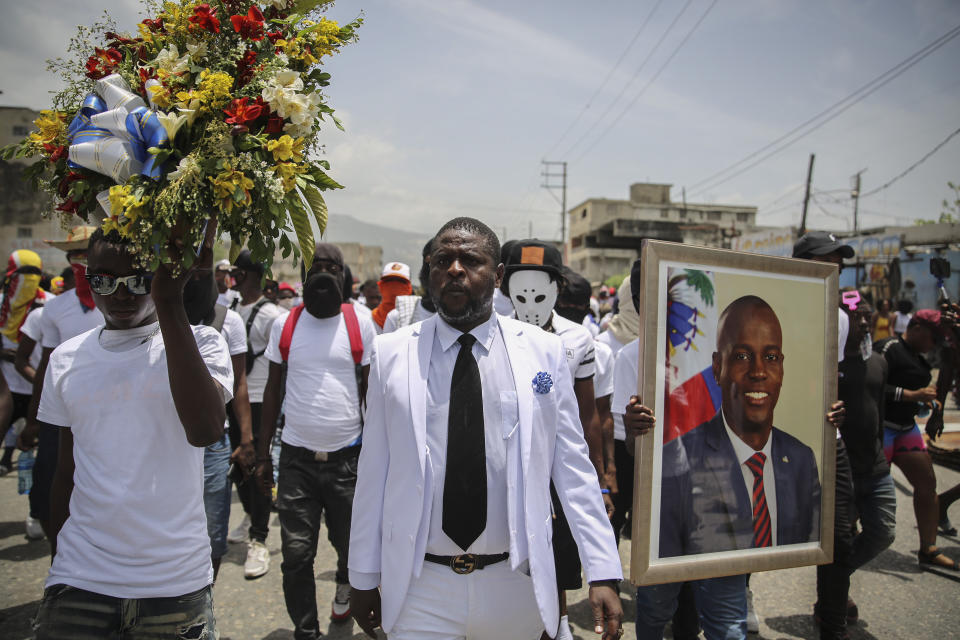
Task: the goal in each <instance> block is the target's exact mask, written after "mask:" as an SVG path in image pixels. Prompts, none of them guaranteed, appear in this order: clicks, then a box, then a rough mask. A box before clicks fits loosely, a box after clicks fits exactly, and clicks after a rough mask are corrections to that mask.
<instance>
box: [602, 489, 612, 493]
mask: <svg viewBox="0 0 960 640" xmlns="http://www.w3.org/2000/svg"><path fill="white" fill-rule="evenodd" d="M600 493H610V489H600Z"/></svg>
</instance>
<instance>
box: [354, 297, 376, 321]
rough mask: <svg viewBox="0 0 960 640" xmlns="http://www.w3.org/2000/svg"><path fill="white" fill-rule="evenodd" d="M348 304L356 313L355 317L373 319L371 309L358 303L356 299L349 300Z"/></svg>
mask: <svg viewBox="0 0 960 640" xmlns="http://www.w3.org/2000/svg"><path fill="white" fill-rule="evenodd" d="M350 304H352V305H353V309H354V311H356V312H357V315H360V314H363V315H365V316H367V317H368V318H373V309H371V308H370V307H368V306H367V305H365V304H363V303H362V302H360V300H358V299H357V298H351V299H350Z"/></svg>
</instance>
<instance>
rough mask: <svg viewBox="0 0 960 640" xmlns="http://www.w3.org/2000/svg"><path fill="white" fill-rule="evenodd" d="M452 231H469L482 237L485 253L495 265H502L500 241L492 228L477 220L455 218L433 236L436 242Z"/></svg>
mask: <svg viewBox="0 0 960 640" xmlns="http://www.w3.org/2000/svg"><path fill="white" fill-rule="evenodd" d="M451 229H456V230H457V231H467V232H469V233H474V234H476V235H478V236H480V238H481V240H482V241H483V242H482V244H483V248H484V251H486V253H487V255H489V256H490V258H491V259H492V260H493V264H500V239H499V238H497V234H495V233H494V232H493V230H492V229H490V227H488V226H487V225H485V224H483V223H482V222H480V221H479V220H477V219H476V218H466V217H460V218H454V219H453V220H451V221H449V222H448V223H446V224H445V225H443V226H442V227H440V231H437V234H436V235H435V236H433V239H434V240H436V239H437V238H439V237H440V236H442V235H443V234H444V233H446V232H447V231H450V230H451Z"/></svg>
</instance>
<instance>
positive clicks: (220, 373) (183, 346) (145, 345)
mask: <svg viewBox="0 0 960 640" xmlns="http://www.w3.org/2000/svg"><path fill="white" fill-rule="evenodd" d="M208 226H209V227H210V229H208V235H207V238H206V239H205V242H204V251H210V250H212V240H213V237H212V233H211V231H213V230H214V229H215V227H214V225H212V224H211V225H208ZM168 249H169V251H170V253H171V254H173V255H174V256H178V250H177V249H176V247H174V246H173V245H172V244H171V245H170V247H169V248H168ZM88 257H89V272H88V274H87V275H88V276H89V284H90V289H91V294H92V296H93V298H94V301H95V304H96V305H97V308H98V309H99V310H100V311H101V312H102V314H103V317H104V319H105V324H104V325H103V326H100V327H96V328H94V329H92V330H90V331H87V332H85V333H82V334H80V335H78V336H76V337H74V338H72V339H69V340H67V341H66V342H64V343H62V344H61V345H60V346H59V347H57V349H56V350H55V351H54V352H53V353H52V354H51V355H50V358H49V365H48V367H47V371H46V373H45V377H44V383H43V387H44V388H43V395H42V399H41V404H40V408H39V411H38V415H37V419H38V420H39V421H40V422H42V423H43V424H44V425H46V426H48V427H50V428H54V429H57V430H58V432H59V433H58V436H59V440H60V456H59V460H58V464H57V471H56V477H55V479H54V488H53V491H52V494H51V503H52V504H51V514H52V515H51V520H52V523H51V524H52V526H51V542H52V548H53V563H52V565H51V566H50V572H49V575H48V577H47V580H46V583H45V590H44V597H43V600H42V602H41V604H40V610H39V612H38V613H37V616H36V618H35V621H34V627H33V628H34V633H35V638H37V640H59V639H67V638H77V637H87V638H94V637H101V638H107V637H123V636H129V635H141V636H144V637H145V636H147V635H150V636H153V637H171V638H172V637H184V636H186V637H197V638H203V637H216V635H217V634H216V620H215V618H214V613H213V592H212V589H211V583H212V581H213V570H212V567H211V564H210V542H209V539H208V537H207V532H206V530H205V526H204V520H205V519H204V513H203V447H205V446H207V445H210V444H212V443H214V442H216V441H217V440H219V439H220V437H221V436H222V434H223V424H224V420H225V411H224V409H223V407H224V402H225V400H226V399H229V398H230V390H231V389H232V388H233V379H232V373H231V370H230V360H229V356H228V355H227V347H226V344H225V343H224V341H223V338H222V337H221V336H220V335H219V334H218V333H217V332H216V331H214V330H213V329H210V328H208V327H195V328H191V327H190V325H189V323H188V321H187V315H186V312H185V311H184V304H183V287H184V284H185V282H186V280H187V279H188V278H189V277H190V272H189V270H187V269H181V273H180V275H178V276H174V275H173V272H172V270H171V268H170V267H168V266H167V265H161V266H160V267H159V268H158V270H157V272H156V273H155V274H151V273H147V272H144V271H140V270H138V269H136V268H135V267H134V263H133V256H132V255H131V253H130V252H129V249H128V245H126V244H125V242H124V241H123V240H122V239H121V238H120V236H119V234H118V233H117V232H116V231H113V232H110V233H109V234H104V233H103V232H102V230H98V231H97V232H95V233H94V234H93V236H92V237H91V238H90V246H89V250H88ZM45 315H46V314H45ZM44 336H46V334H44ZM145 391H147V392H145ZM197 407H204V410H203V411H197ZM134 416H135V417H136V419H132V418H133V417H134ZM158 487H162V491H158V490H157V488H158ZM68 505H69V507H68Z"/></svg>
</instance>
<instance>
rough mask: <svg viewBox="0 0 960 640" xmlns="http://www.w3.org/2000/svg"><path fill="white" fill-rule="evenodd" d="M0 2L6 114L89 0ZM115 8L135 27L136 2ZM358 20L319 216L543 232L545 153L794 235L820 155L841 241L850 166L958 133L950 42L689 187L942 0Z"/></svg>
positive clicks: (922, 212)
mask: <svg viewBox="0 0 960 640" xmlns="http://www.w3.org/2000/svg"><path fill="white" fill-rule="evenodd" d="M5 4H7V7H6V11H5V12H4V19H3V20H2V21H0V56H2V57H0V59H2V60H3V62H2V68H0V89H2V91H3V95H2V96H0V103H2V104H5V105H15V106H28V107H32V108H42V107H44V106H46V105H47V103H48V96H47V92H48V91H51V90H55V89H57V84H56V78H54V77H52V76H51V75H49V74H48V73H47V72H46V71H45V70H44V60H45V59H46V58H50V57H54V56H57V55H61V54H62V53H63V52H64V51H65V42H66V40H67V39H68V38H69V36H70V35H71V34H72V33H73V31H74V27H75V25H76V24H78V23H89V22H91V21H92V20H91V18H92V16H93V14H94V11H95V10H94V7H98V6H99V5H98V4H97V2H96V1H95V0H94V1H90V0H84V1H83V2H76V1H73V0H71V1H65V0H32V1H29V2H16V3H13V2H11V3H5ZM112 5H113V7H112V9H111V13H112V15H113V16H114V18H115V19H116V20H117V22H118V23H119V25H120V26H121V28H123V29H127V30H131V31H132V30H133V28H134V25H135V23H136V22H137V21H138V20H139V19H141V18H140V17H138V13H139V9H140V7H139V4H138V3H137V2H135V1H134V0H114V1H113V2H112ZM361 10H362V11H363V13H364V16H365V20H366V23H365V24H364V26H363V27H362V29H361V30H360V41H359V42H358V43H356V44H354V45H351V46H350V47H348V48H347V49H345V50H344V52H343V53H342V54H341V55H340V56H338V57H337V58H335V59H333V60H330V61H328V62H327V68H328V70H329V71H330V72H331V73H332V74H333V84H332V85H331V86H330V87H329V88H328V95H329V101H330V103H331V105H332V106H333V107H334V108H335V109H337V113H338V115H339V116H340V117H341V118H342V119H343V120H344V123H345V125H346V128H347V131H346V133H341V132H339V131H337V130H336V129H334V128H332V127H331V128H329V130H328V131H327V132H326V133H325V134H324V135H325V141H326V150H327V154H328V159H329V161H330V162H331V164H332V174H333V176H334V177H335V178H336V179H337V180H339V181H340V182H342V183H343V184H345V185H347V189H346V190H344V191H342V192H337V193H335V194H330V195H329V196H328V203H329V205H330V208H331V210H332V211H335V212H337V213H341V214H347V215H351V216H354V217H356V218H359V219H362V220H365V221H369V222H375V223H380V224H386V225H390V226H395V227H404V228H408V229H411V230H416V231H422V232H432V231H433V230H435V229H436V228H437V227H438V226H439V225H440V224H441V223H442V222H444V221H445V220H447V219H449V218H451V217H453V216H456V215H470V216H474V217H477V218H480V219H482V220H484V221H485V222H487V223H488V224H490V225H491V226H492V227H494V228H495V229H496V230H497V231H498V233H502V231H503V230H504V228H506V231H507V234H508V235H509V236H510V237H524V236H526V235H527V233H528V225H530V223H532V227H533V232H534V235H538V236H540V237H547V238H553V237H558V236H559V227H560V215H559V211H560V207H559V204H558V203H557V202H556V201H555V200H554V199H553V198H552V197H551V195H550V194H549V193H547V192H546V191H545V190H544V189H541V188H540V183H541V177H540V172H541V169H542V168H541V165H540V161H541V160H542V159H548V160H566V161H568V162H569V189H568V195H567V203H568V206H570V207H572V206H573V205H575V204H576V203H578V202H580V201H582V200H584V199H585V198H588V197H605V198H618V199H625V198H626V197H627V194H628V188H629V184H630V183H632V182H638V181H650V182H661V183H670V184H673V185H674V191H673V197H674V199H675V200H679V199H680V197H681V195H680V194H681V191H680V189H681V187H682V186H686V187H687V199H688V201H690V202H704V201H708V202H718V203H737V204H749V205H755V206H758V207H760V212H759V215H758V218H757V221H758V223H760V224H765V225H789V224H797V223H798V221H799V216H800V204H799V203H800V201H801V199H802V197H803V182H804V179H805V176H806V170H807V162H808V157H809V154H810V153H811V152H813V153H816V154H817V157H816V164H815V167H814V179H813V186H814V192H815V196H816V202H815V203H811V206H810V221H809V223H808V224H809V226H812V227H822V228H830V229H841V230H842V229H847V228H848V227H849V226H850V225H851V217H852V206H851V201H850V198H849V188H850V184H851V176H852V175H853V174H854V173H856V172H857V171H859V170H861V169H867V171H866V172H865V173H864V174H863V183H862V192H864V193H866V192H868V191H870V190H872V189H875V188H877V187H879V186H881V185H883V184H884V183H886V182H888V181H889V180H891V179H893V178H894V177H896V176H897V175H898V174H899V173H901V172H902V171H904V170H905V169H907V168H908V167H909V166H910V165H912V164H913V163H915V162H917V161H918V160H920V159H921V158H922V157H923V156H924V155H925V154H927V153H928V152H929V151H930V150H932V149H933V148H934V147H935V146H937V145H938V144H939V143H941V142H942V141H943V140H944V139H946V138H947V137H948V136H949V135H950V134H951V133H953V132H954V131H956V130H957V129H958V128H960V100H958V97H960V76H958V74H957V68H958V64H960V37H957V38H955V39H953V40H950V41H949V42H947V43H946V44H945V45H943V46H942V47H941V48H939V49H938V50H936V51H935V52H933V53H932V54H930V55H929V56H928V57H926V58H925V59H923V60H922V61H920V62H919V63H917V64H916V65H915V66H913V67H912V68H910V69H908V70H906V71H905V72H904V73H903V74H902V75H900V76H899V77H897V78H895V79H893V80H892V81H890V82H889V83H888V84H886V85H885V86H882V87H881V88H879V89H877V90H876V91H875V92H874V93H872V94H871V95H869V96H867V97H866V98H864V99H863V100H862V101H860V102H857V103H856V104H853V105H852V106H849V108H848V109H847V110H846V111H844V112H843V113H841V114H840V115H839V116H837V117H836V118H835V119H833V120H831V121H829V122H827V123H826V124H824V125H823V126H822V127H821V128H819V129H817V130H816V131H814V132H813V133H811V134H810V135H808V136H806V137H803V138H801V139H800V140H799V141H797V142H795V143H794V144H792V145H790V146H789V147H787V148H786V149H784V150H782V151H780V152H779V153H777V154H776V155H773V156H772V157H770V158H769V159H767V160H764V161H763V162H762V163H760V164H759V165H758V166H756V167H753V168H751V169H749V170H748V171H745V172H743V173H742V174H740V175H737V176H735V177H733V178H732V179H730V180H728V181H725V182H722V183H721V184H714V183H716V182H717V181H718V180H713V181H712V182H707V183H705V184H701V183H703V181H704V180H705V179H707V178H710V177H711V176H713V175H714V174H716V173H717V172H719V171H722V170H724V169H726V168H727V167H729V166H730V165H733V164H734V163H736V162H737V161H739V160H741V159H742V158H744V157H745V156H747V155H748V154H751V153H753V152H755V151H757V150H759V149H761V148H763V147H764V146H766V145H767V144H769V143H771V142H773V141H775V140H777V139H778V138H780V137H781V136H783V135H784V134H787V133H788V132H790V131H791V130H793V129H794V128H795V127H797V126H799V125H801V124H803V123H804V122H806V121H807V120H809V119H811V118H813V117H814V116H816V115H817V114H818V113H820V112H822V111H824V110H825V109H827V108H828V107H830V106H831V105H834V104H835V103H837V102H838V101H840V100H842V99H844V98H845V97H847V96H848V95H850V94H852V93H853V92H854V91H856V90H857V89H859V88H860V87H862V86H863V85H865V84H867V83H868V82H870V81H871V80H873V79H874V78H877V77H878V76H880V75H881V74H883V73H884V72H886V71H888V70H889V69H891V68H893V67H895V66H896V65H898V64H899V63H901V62H903V61H904V60H906V59H908V58H909V57H910V56H912V55H913V54H915V53H917V52H918V51H920V50H921V49H923V48H924V47H926V46H927V45H929V44H931V43H933V42H934V41H935V40H937V39H938V38H940V37H941V36H944V35H945V34H948V33H949V32H950V31H951V30H952V29H954V28H955V27H957V26H960V3H957V2H955V1H952V0H922V1H916V2H907V1H903V0H886V1H883V2H869V1H856V2H854V1H848V2H836V1H822V0H805V1H801V0H782V1H774V0H738V1H734V0H726V1H722V0H721V1H715V0H689V1H688V0H671V1H666V2H659V3H658V2H656V0H637V1H635V2H629V1H619V2H615V1H605V0H597V1H596V2H584V1H583V0H580V1H577V2H571V1H566V0H564V1H562V2H561V1H551V2H548V1H546V0H538V1H520V2H518V1H516V0H514V1H512V2H507V1H504V0H486V1H483V2H481V1H479V0H477V1H470V0H391V1H389V2H388V1H386V0H373V1H367V0H362V1H357V2H348V1H346V0H341V1H340V3H339V4H338V5H336V6H335V7H334V8H333V9H332V10H331V12H330V15H331V16H332V17H333V18H335V19H338V20H341V21H348V20H350V19H352V18H354V17H356V16H357V15H358V14H359V13H360V11H361ZM681 11H682V13H681ZM648 17H649V20H648ZM701 20H702V21H701ZM698 21H701V22H700V24H699V26H697V27H696V28H695V25H696V24H697V22H698ZM671 25H672V28H670V27H671ZM641 26H642V27H643V29H642V30H641ZM685 38H687V40H686V42H685V43H684V44H682V45H681V42H682V41H683V40H684V39H685ZM631 42H633V44H632V46H630V45H631ZM658 43H659V46H657V45H658ZM678 47H679V48H678ZM671 55H673V57H672V59H670V57H671ZM618 60H619V61H620V62H619V65H617V63H618ZM645 61H646V62H645ZM644 62H645V64H644ZM844 104H848V103H844ZM831 113H833V112H831ZM816 122H820V121H819V120H817V121H815V122H814V124H815V123H816ZM759 157H761V156H758V158H759ZM726 175H728V174H723V175H722V176H720V177H725V176H726ZM948 180H952V181H954V182H960V135H958V136H957V137H956V138H954V139H952V140H951V141H950V142H948V143H947V144H946V145H945V146H944V147H943V148H942V149H941V150H940V151H939V152H937V153H936V154H934V155H933V156H932V157H930V158H929V159H928V160H927V161H926V162H924V163H923V164H921V165H920V166H918V167H917V168H916V169H915V170H914V171H913V172H911V173H910V174H908V175H907V176H906V177H904V178H902V179H900V180H899V181H897V182H896V183H895V184H894V185H893V186H891V187H890V188H888V189H885V190H882V191H880V192H878V193H876V194H875V195H871V196H869V197H864V198H863V199H862V200H861V204H860V211H861V215H862V217H861V220H862V222H861V226H879V225H889V224H909V223H911V222H912V221H913V220H914V219H915V218H936V217H937V216H938V215H939V213H940V210H941V206H940V203H941V201H942V200H943V199H944V198H945V197H947V196H948V195H949V191H948V188H947V184H946V183H947V181H948Z"/></svg>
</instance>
